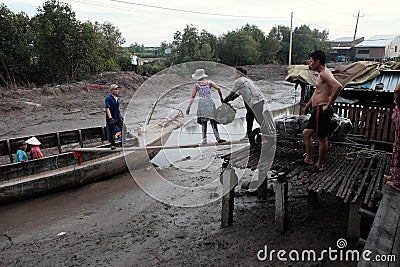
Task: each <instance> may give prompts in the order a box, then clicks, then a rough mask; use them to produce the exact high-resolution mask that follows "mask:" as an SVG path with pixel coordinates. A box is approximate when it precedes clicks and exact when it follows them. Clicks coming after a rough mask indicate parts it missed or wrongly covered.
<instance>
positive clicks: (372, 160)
mask: <svg viewBox="0 0 400 267" xmlns="http://www.w3.org/2000/svg"><path fill="white" fill-rule="evenodd" d="M375 158H376V155H374V156H373V157H372V158H371V160H370V162H369V164H368V167H367V169H366V170H365V173H364V177H363V179H362V181H361V184H360V185H359V187H358V190H357V192H356V195H355V196H354V198H353V199H352V200H351V202H353V203H354V202H356V201H357V199H358V197H359V196H360V195H361V192H362V190H363V189H364V185H365V183H366V181H367V178H368V176H369V170H370V169H371V167H372V164H373V162H374V161H375Z"/></svg>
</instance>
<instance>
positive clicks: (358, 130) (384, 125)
mask: <svg viewBox="0 0 400 267" xmlns="http://www.w3.org/2000/svg"><path fill="white" fill-rule="evenodd" d="M333 108H334V110H335V113H337V114H338V115H339V116H342V117H345V118H348V119H350V120H351V122H352V123H353V129H352V130H351V131H350V134H354V135H359V136H360V137H361V138H362V139H365V141H381V142H388V143H393V141H394V124H393V123H392V120H391V116H392V108H387V107H385V108H382V107H367V106H362V105H351V104H340V103H335V104H334V105H333Z"/></svg>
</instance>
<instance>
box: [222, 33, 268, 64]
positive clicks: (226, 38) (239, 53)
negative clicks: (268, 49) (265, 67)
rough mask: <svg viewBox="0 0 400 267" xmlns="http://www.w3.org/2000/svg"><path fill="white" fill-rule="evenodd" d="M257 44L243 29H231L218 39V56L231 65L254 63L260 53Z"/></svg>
mask: <svg viewBox="0 0 400 267" xmlns="http://www.w3.org/2000/svg"><path fill="white" fill-rule="evenodd" d="M257 47H258V44H257V42H256V41H255V40H254V38H253V37H252V36H251V34H250V33H249V32H246V31H245V30H237V31H231V32H228V33H227V34H225V35H223V36H222V37H221V38H220V40H219V48H218V56H219V58H220V59H221V62H222V63H224V64H228V65H231V66H239V65H247V64H256V63H257V62H258V58H259V55H260V52H259V50H258V49H257Z"/></svg>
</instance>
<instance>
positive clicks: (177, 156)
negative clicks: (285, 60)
mask: <svg viewBox="0 0 400 267" xmlns="http://www.w3.org/2000/svg"><path fill="white" fill-rule="evenodd" d="M299 108H300V107H299V105H295V106H290V107H287V108H283V109H279V110H273V111H271V114H272V117H273V118H274V119H276V118H279V117H281V116H285V115H294V114H299ZM238 111H239V110H238ZM238 113H239V114H241V113H242V112H238ZM243 114H245V113H243ZM256 127H259V125H258V124H257V122H254V128H256ZM218 130H219V133H220V135H221V138H223V139H226V140H229V141H232V140H239V139H240V138H242V137H244V135H245V133H246V119H245V118H244V117H241V118H236V119H235V120H234V121H233V122H232V123H230V124H228V125H221V124H218ZM207 137H208V142H215V137H214V134H213V132H212V129H211V125H209V127H207ZM201 141H202V136H201V126H200V124H197V123H196V119H194V120H191V121H189V122H187V123H186V124H185V125H184V126H183V127H182V128H180V129H177V130H175V131H174V132H173V133H172V134H171V136H170V137H169V138H168V140H167V142H166V144H165V145H167V146H170V145H188V144H198V143H200V142H201ZM204 149H214V150H215V149H216V147H196V148H184V149H168V150H161V151H160V152H159V153H158V154H157V156H155V157H154V158H153V159H152V161H151V162H152V163H153V164H155V165H157V166H159V167H166V166H170V165H171V164H173V163H174V162H177V161H181V160H185V159H188V158H189V157H190V159H191V160H195V159H200V158H201V157H202V150H204ZM213 154H214V155H215V154H216V151H214V153H213ZM209 160H210V163H211V162H212V160H213V159H209ZM176 164H177V166H178V167H179V163H176ZM203 167H204V168H206V167H207V166H203Z"/></svg>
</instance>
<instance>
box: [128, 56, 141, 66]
mask: <svg viewBox="0 0 400 267" xmlns="http://www.w3.org/2000/svg"><path fill="white" fill-rule="evenodd" d="M130 57H131V62H132V65H137V63H138V58H139V57H138V56H136V55H131V56H130Z"/></svg>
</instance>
